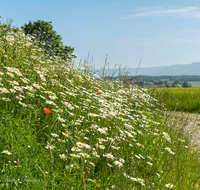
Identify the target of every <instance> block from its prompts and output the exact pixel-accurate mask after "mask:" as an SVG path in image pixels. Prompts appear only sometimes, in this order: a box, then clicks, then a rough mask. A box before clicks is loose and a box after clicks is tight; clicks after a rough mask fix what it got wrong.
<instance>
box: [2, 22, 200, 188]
mask: <svg viewBox="0 0 200 190" xmlns="http://www.w3.org/2000/svg"><path fill="white" fill-rule="evenodd" d="M0 36H1V37H0V49H1V51H0V60H1V63H0V131H1V133H0V158H1V159H0V168H1V172H0V189H3V190H10V189H21V190H32V189H39V190H40V189H43V190H49V189H51V190H54V189H63V190H71V189H73V190H75V189H76V190H82V189H84V190H86V189H87V190H94V189H95V190H107V189H109V190H111V189H121V190H133V189H134V190H146V189H149V190H153V189H155V190H157V189H163V190H164V189H169V188H174V189H176V190H182V189H185V190H191V189H192V190H198V189H199V187H200V160H199V153H198V151H197V150H195V149H194V147H193V146H192V145H191V143H190V141H191V138H190V137H188V136H187V135H185V133H184V132H183V130H181V129H180V127H178V125H177V122H176V121H175V120H174V118H172V120H173V122H170V121H171V120H170V119H169V117H171V116H169V115H167V114H166V108H165V107H164V106H163V104H162V103H160V102H162V101H163V100H166V103H167V105H168V102H172V99H173V98H175V97H177V99H178V98H180V99H181V100H182V101H183V100H184V93H185V95H186V96H188V97H189V98H190V99H189V98H188V99H189V100H188V101H192V100H194V99H195V98H198V97H197V96H199V94H198V91H189V92H184V91H182V92H181V91H177V92H176V91H171V92H167V91H161V90H162V89H161V90H160V91H159V90H156V91H154V92H153V90H152V91H148V89H145V88H143V89H141V88H138V87H136V86H135V87H132V86H130V87H128V88H124V85H123V82H122V81H120V80H117V81H106V80H104V79H102V78H100V77H98V76H97V75H95V73H91V66H90V65H89V64H88V63H87V62H84V63H83V64H82V68H80V67H79V68H77V67H76V66H75V65H74V63H73V61H71V60H70V61H63V60H62V59H61V58H60V57H58V56H55V55H54V56H50V55H49V54H45V53H44V50H43V49H42V48H39V46H38V41H37V40H36V39H35V38H34V37H32V38H30V37H28V36H25V35H24V33H23V31H18V32H14V31H13V29H12V28H10V27H9V26H5V25H4V26H1V25H0ZM97 78H98V79H99V80H96V79H97ZM173 90H174V89H173ZM178 90H179V89H178ZM196 90H197V89H196ZM179 92H181V93H179ZM178 94H181V95H180V97H178ZM188 94H189V95H188ZM181 103H182V102H181ZM181 103H180V105H183V103H182V104H181ZM183 107H184V106H183ZM192 109H194V105H193V107H192Z"/></svg>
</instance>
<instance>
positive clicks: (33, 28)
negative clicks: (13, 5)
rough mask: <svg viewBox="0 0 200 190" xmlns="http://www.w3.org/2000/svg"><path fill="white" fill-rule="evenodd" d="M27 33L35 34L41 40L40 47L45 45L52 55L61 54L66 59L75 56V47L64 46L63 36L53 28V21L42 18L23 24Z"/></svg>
mask: <svg viewBox="0 0 200 190" xmlns="http://www.w3.org/2000/svg"><path fill="white" fill-rule="evenodd" d="M21 29H23V30H24V32H25V34H29V35H33V36H35V37H36V39H37V40H38V41H39V45H40V47H43V48H44V49H45V50H46V52H47V53H49V54H50V55H56V56H60V57H61V58H62V59H64V60H68V59H71V58H75V57H76V55H75V54H74V53H73V52H74V48H72V47H71V46H64V45H63V42H62V41H61V40H62V37H61V36H60V35H58V34H57V32H56V31H55V30H53V26H52V22H51V21H50V22H46V21H42V20H38V21H36V22H35V21H34V22H31V21H29V23H28V24H24V25H23V26H21Z"/></svg>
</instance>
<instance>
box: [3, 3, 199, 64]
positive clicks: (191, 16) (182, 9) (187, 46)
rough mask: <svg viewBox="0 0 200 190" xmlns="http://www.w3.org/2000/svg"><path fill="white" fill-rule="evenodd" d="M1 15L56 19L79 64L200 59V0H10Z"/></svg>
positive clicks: (18, 22) (18, 20)
mask: <svg viewBox="0 0 200 190" xmlns="http://www.w3.org/2000/svg"><path fill="white" fill-rule="evenodd" d="M0 15H2V16H4V17H5V20H6V19H7V18H11V19H13V24H12V25H13V26H17V27H21V26H22V25H23V24H25V23H28V22H29V20H30V21H37V20H44V21H52V25H53V29H54V30H55V31H56V32H57V34H59V35H61V37H62V41H63V43H64V45H69V46H72V47H74V48H75V54H77V55H78V58H77V59H76V63H79V62H80V60H82V61H84V59H87V57H88V53H89V52H90V58H89V60H88V61H89V62H90V63H93V64H94V65H95V68H102V67H103V66H104V63H105V58H106V55H108V56H107V60H108V62H109V68H113V67H114V66H115V65H116V66H117V68H118V67H119V66H120V67H121V68H124V67H126V66H127V67H132V68H135V67H137V66H138V64H139V62H140V60H141V59H142V62H141V65H140V67H151V66H167V65H175V64H189V63H192V62H200V1H199V0H190V1H188V0H142V1H138V0H137V1H135V0H123V1H122V0H73V1H68V0H57V1H55V0H34V1H27V0H26V1H25V0H17V1H16V0H7V1H2V2H1V5H0Z"/></svg>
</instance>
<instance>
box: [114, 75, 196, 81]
mask: <svg viewBox="0 0 200 190" xmlns="http://www.w3.org/2000/svg"><path fill="white" fill-rule="evenodd" d="M117 78H118V77H113V79H114V80H116V79H117ZM123 78H124V79H125V80H132V79H134V81H146V82H153V80H154V81H158V82H159V81H160V80H161V79H169V81H175V80H176V79H178V80H180V81H181V82H184V81H200V76H199V75H181V76H168V75H163V76H148V75H138V76H125V77H123Z"/></svg>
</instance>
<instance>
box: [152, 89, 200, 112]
mask: <svg viewBox="0 0 200 190" xmlns="http://www.w3.org/2000/svg"><path fill="white" fill-rule="evenodd" d="M151 91H152V92H153V93H154V94H156V98H157V99H158V100H159V101H160V102H162V103H164V104H165V105H166V106H165V107H167V109H168V110H170V111H181V112H190V113H200V88H154V89H151Z"/></svg>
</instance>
